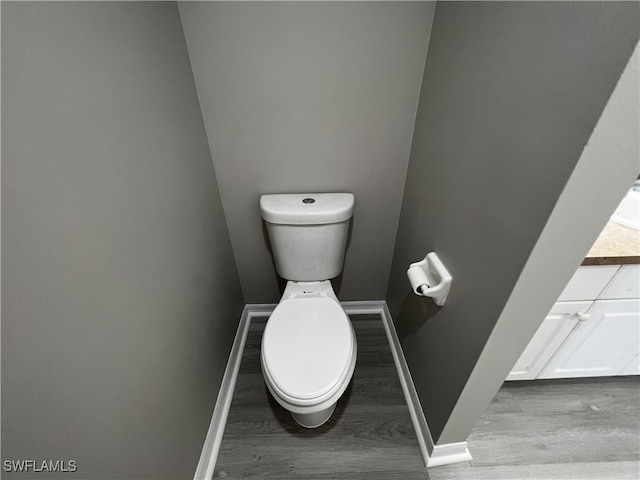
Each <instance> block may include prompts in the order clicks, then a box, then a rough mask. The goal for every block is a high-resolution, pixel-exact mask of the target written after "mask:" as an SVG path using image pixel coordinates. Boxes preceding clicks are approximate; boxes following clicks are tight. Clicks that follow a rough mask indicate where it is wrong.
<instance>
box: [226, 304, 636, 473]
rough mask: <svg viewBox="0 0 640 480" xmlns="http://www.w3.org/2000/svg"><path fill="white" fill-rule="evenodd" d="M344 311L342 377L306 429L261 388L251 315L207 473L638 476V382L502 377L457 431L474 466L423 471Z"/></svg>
mask: <svg viewBox="0 0 640 480" xmlns="http://www.w3.org/2000/svg"><path fill="white" fill-rule="evenodd" d="M351 318H352V322H353V325H354V329H355V331H356V337H357V340H358V359H357V362H356V370H355V372H354V375H353V380H352V382H351V384H350V386H349V388H348V389H347V391H346V392H345V394H344V395H343V396H342V398H341V400H340V401H339V402H338V406H337V407H336V411H335V412H334V414H333V416H332V418H331V419H330V420H329V422H327V423H326V424H325V425H323V426H322V427H320V428H317V429H313V430H307V429H305V428H302V427H300V426H298V425H297V424H296V423H295V421H294V420H293V419H292V418H291V416H290V415H289V413H288V412H287V411H285V410H284V409H282V407H280V405H278V404H277V403H276V402H275V400H273V399H272V397H271V395H270V394H269V392H268V390H267V388H266V386H265V384H264V380H263V377H262V371H261V367H260V341H261V337H262V331H263V329H264V326H265V321H266V319H265V320H261V319H253V321H252V325H251V327H250V330H249V335H248V338H247V343H246V347H245V351H244V354H243V358H242V363H241V366H240V372H239V376H238V381H237V383H236V388H235V392H234V396H233V401H232V404H231V408H230V411H229V417H228V419H227V425H226V429H225V432H224V436H223V439H222V444H221V448H220V453H219V456H218V461H217V464H216V469H215V474H214V478H280V479H312V478H318V479H320V478H323V479H325V478H334V479H351V478H353V479H359V478H360V479H372V480H376V479H385V480H387V479H429V478H430V479H431V480H445V479H451V480H476V479H477V480H483V479H486V480H494V479H495V480H500V479H504V480H507V479H509V480H512V479H558V480H570V479H571V480H572V479H576V480H577V479H581V480H609V479H610V480H614V479H615V480H618V479H620V480H622V479H636V480H637V479H639V478H640V469H639V468H640V462H639V453H640V388H639V387H640V379H639V378H638V377H635V378H630V377H615V378H604V379H585V380H571V381H565V380H552V381H535V382H510V383H505V385H504V386H503V387H502V389H501V390H500V391H499V392H498V394H497V395H496V397H495V398H494V400H493V402H492V403H491V405H490V406H489V409H488V411H487V412H486V413H485V414H484V415H483V417H482V418H481V420H480V421H479V422H478V425H477V426H476V428H475V429H474V430H473V432H472V433H471V435H470V437H469V438H468V443H469V450H470V451H471V454H472V455H473V461H471V462H466V463H461V464H456V465H448V466H442V467H433V468H430V469H429V472H428V474H427V470H426V469H425V467H424V464H423V463H422V457H421V455H420V451H419V449H418V443H417V439H416V436H415V432H414V431H413V426H412V424H411V420H410V418H409V412H408V409H407V406H406V404H405V400H404V396H403V394H402V389H401V386H400V382H399V380H398V377H397V373H396V369H395V366H394V364H393V358H392V356H391V352H390V350H389V346H388V343H387V338H386V335H385V332H384V328H383V325H382V321H381V320H380V317H379V316H377V315H373V316H372V315H357V316H352V317H351Z"/></svg>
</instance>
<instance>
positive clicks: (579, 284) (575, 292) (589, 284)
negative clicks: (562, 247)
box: [558, 265, 620, 302]
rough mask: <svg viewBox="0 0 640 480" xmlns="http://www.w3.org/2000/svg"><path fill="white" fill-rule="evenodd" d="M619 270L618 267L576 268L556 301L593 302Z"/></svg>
mask: <svg viewBox="0 0 640 480" xmlns="http://www.w3.org/2000/svg"><path fill="white" fill-rule="evenodd" d="M619 268H620V266H619V265H597V266H592V267H580V268H578V270H577V271H576V273H575V274H574V275H573V277H571V280H569V283H568V284H567V286H566V287H565V289H564V290H563V291H562V293H561V294H560V297H559V298H558V301H559V302H564V301H570V300H595V299H596V298H598V295H600V293H601V292H602V290H604V288H605V287H606V286H607V284H608V283H609V282H610V281H611V279H612V278H613V276H614V275H615V274H616V272H617V271H618V269H619Z"/></svg>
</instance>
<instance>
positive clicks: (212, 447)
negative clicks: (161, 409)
mask: <svg viewBox="0 0 640 480" xmlns="http://www.w3.org/2000/svg"><path fill="white" fill-rule="evenodd" d="M247 307H248V305H245V307H244V309H243V310H242V316H241V317H240V322H238V330H237V331H236V336H235V339H234V340H233V346H232V347H231V353H230V354H229V360H228V361H227V367H226V368H225V371H224V376H223V377H222V383H221V384H220V390H219V391H218V398H217V400H216V405H215V407H214V409H213V415H212V417H211V423H210V424H209V430H208V431H207V437H206V438H205V441H204V445H203V447H202V452H201V453H200V460H199V461H198V466H197V467H196V473H195V475H194V476H193V478H194V480H211V479H212V478H213V471H214V469H215V467H216V461H217V460H218V452H219V451H220V444H221V443H222V435H223V434H224V427H225V425H226V424H227V416H228V415H229V408H230V407H231V399H232V398H233V391H234V389H235V386H236V380H237V379H238V371H239V370H240V361H241V360H242V352H244V344H245V342H246V340H247V333H249V325H250V324H251V312H250V309H249V308H247Z"/></svg>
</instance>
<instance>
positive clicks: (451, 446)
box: [427, 442, 472, 467]
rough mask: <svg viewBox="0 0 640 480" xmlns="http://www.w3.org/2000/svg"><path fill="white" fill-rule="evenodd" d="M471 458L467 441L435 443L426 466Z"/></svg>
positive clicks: (465, 460) (466, 460) (435, 465)
mask: <svg viewBox="0 0 640 480" xmlns="http://www.w3.org/2000/svg"><path fill="white" fill-rule="evenodd" d="M469 460H472V458H471V454H470V453H469V449H468V448H467V442H458V443H446V444H444V445H435V446H434V447H433V450H432V451H431V455H429V459H428V460H427V467H437V466H438V465H449V464H450V463H458V462H468V461H469Z"/></svg>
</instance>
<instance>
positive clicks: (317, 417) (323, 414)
mask: <svg viewBox="0 0 640 480" xmlns="http://www.w3.org/2000/svg"><path fill="white" fill-rule="evenodd" d="M335 409H336V404H335V403H334V404H333V405H331V406H330V407H328V408H325V409H324V410H320V411H319V412H314V413H293V412H289V413H290V414H291V416H292V417H293V419H294V420H295V421H296V422H297V423H298V425H301V426H303V427H304V428H318V427H319V426H321V425H323V424H324V423H325V422H326V421H327V420H329V418H331V415H332V414H333V411H334V410H335Z"/></svg>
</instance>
